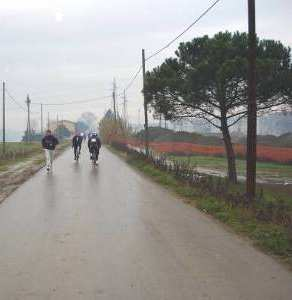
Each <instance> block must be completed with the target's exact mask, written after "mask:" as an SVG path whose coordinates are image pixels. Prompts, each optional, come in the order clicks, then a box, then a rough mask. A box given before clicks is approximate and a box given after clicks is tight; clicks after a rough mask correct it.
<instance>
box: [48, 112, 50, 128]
mask: <svg viewBox="0 0 292 300" xmlns="http://www.w3.org/2000/svg"><path fill="white" fill-rule="evenodd" d="M49 129H50V113H49V112H48V130H49Z"/></svg>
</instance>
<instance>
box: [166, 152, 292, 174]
mask: <svg viewBox="0 0 292 300" xmlns="http://www.w3.org/2000/svg"><path fill="white" fill-rule="evenodd" d="M170 158H171V159H173V160H178V161H184V162H189V163H190V164H191V165H193V166H194V167H202V168H209V169H212V170H218V171H221V172H226V170H227V160H226V158H225V157H216V156H203V155H193V156H188V157H186V156H170ZM236 167H237V171H238V174H239V175H244V174H245V168H246V161H245V160H244V159H237V160H236ZM257 175H259V176H276V177H279V178H291V179H292V165H288V164H280V163H274V162H257Z"/></svg>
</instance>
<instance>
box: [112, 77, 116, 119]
mask: <svg viewBox="0 0 292 300" xmlns="http://www.w3.org/2000/svg"><path fill="white" fill-rule="evenodd" d="M116 89H117V86H116V79H115V78H114V80H113V109H114V117H115V121H117V108H116Z"/></svg>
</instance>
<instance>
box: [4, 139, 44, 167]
mask: <svg viewBox="0 0 292 300" xmlns="http://www.w3.org/2000/svg"><path fill="white" fill-rule="evenodd" d="M40 152H41V145H40V143H24V142H9V143H6V146H5V152H4V151H3V144H2V143H1V144H0V163H3V162H7V161H14V160H17V159H22V158H26V157H28V156H30V155H32V154H34V153H40Z"/></svg>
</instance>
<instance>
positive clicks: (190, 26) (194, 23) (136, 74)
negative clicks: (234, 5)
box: [124, 0, 221, 91]
mask: <svg viewBox="0 0 292 300" xmlns="http://www.w3.org/2000/svg"><path fill="white" fill-rule="evenodd" d="M220 1H221V0H216V1H215V2H213V3H212V4H211V5H210V6H209V7H208V8H207V9H205V10H204V11H203V13H202V14H201V15H199V17H197V18H196V19H195V20H194V21H193V22H192V23H191V24H190V25H189V26H187V27H186V28H185V29H184V30H183V31H182V32H181V33H180V34H179V35H177V36H176V37H175V38H173V39H172V40H171V41H170V42H168V43H167V44H166V45H165V46H163V47H162V48H160V49H158V50H157V51H155V52H154V53H153V54H151V55H150V56H149V57H147V58H146V59H145V61H148V60H150V59H152V58H153V57H155V56H157V55H158V54H160V53H161V52H163V51H164V50H165V49H167V48H168V47H170V46H171V45H172V44H173V43H174V42H175V41H177V40H178V39H179V38H180V37H181V36H183V35H184V34H185V33H186V32H187V31H189V30H190V29H191V28H192V27H193V26H194V25H196V24H197V23H198V22H199V21H200V20H201V19H202V18H203V17H204V16H205V15H207V14H208V13H209V12H210V11H211V10H212V9H213V8H214V7H215V6H216V5H217V4H218V3H219V2H220ZM141 71H142V65H140V67H139V69H138V71H137V72H136V73H134V75H133V76H132V77H131V79H130V81H129V83H128V84H127V85H126V87H125V89H124V90H125V91H127V90H128V89H129V88H130V87H131V86H132V85H133V83H134V81H135V80H136V78H137V77H138V75H139V73H140V72H141Z"/></svg>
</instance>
